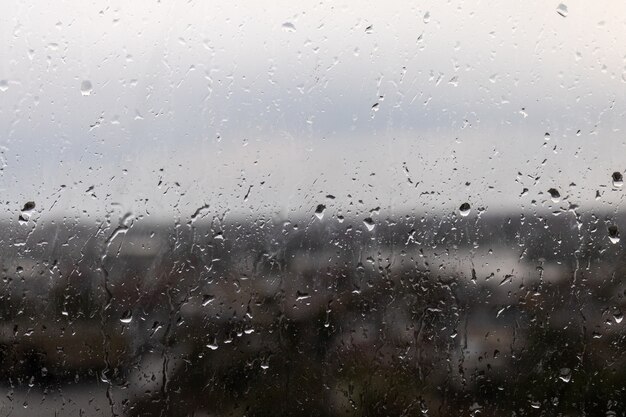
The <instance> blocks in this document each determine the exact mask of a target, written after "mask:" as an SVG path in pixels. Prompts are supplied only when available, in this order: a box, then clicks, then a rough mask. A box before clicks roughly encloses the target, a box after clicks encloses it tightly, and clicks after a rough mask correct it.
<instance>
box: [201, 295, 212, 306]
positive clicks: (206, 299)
mask: <svg viewBox="0 0 626 417" xmlns="http://www.w3.org/2000/svg"><path fill="white" fill-rule="evenodd" d="M213 300H215V296H213V295H209V294H205V295H204V296H203V297H202V307H206V306H208V305H209V304H211V302H213Z"/></svg>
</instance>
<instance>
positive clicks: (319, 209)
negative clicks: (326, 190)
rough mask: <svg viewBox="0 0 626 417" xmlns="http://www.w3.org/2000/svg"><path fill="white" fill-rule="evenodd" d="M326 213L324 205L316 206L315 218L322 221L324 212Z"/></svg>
mask: <svg viewBox="0 0 626 417" xmlns="http://www.w3.org/2000/svg"><path fill="white" fill-rule="evenodd" d="M325 211H326V206H325V205H324V204H318V205H317V208H316V209H315V216H316V217H317V218H318V219H320V220H322V219H323V218H324V212H325Z"/></svg>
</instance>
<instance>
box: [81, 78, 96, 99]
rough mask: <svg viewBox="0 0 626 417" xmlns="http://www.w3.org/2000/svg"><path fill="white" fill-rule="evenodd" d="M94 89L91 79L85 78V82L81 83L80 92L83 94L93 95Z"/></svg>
mask: <svg viewBox="0 0 626 417" xmlns="http://www.w3.org/2000/svg"><path fill="white" fill-rule="evenodd" d="M92 90H93V86H92V85H91V81H89V80H83V82H82V83H80V93H81V94H82V95H84V96H89V95H91V91H92Z"/></svg>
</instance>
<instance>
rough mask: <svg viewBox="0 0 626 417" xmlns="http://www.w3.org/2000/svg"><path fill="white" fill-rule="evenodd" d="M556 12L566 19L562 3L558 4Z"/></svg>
mask: <svg viewBox="0 0 626 417" xmlns="http://www.w3.org/2000/svg"><path fill="white" fill-rule="evenodd" d="M556 12H557V13H558V14H559V15H561V16H563V17H567V6H566V5H564V4H563V3H561V4H559V6H558V7H557V8H556Z"/></svg>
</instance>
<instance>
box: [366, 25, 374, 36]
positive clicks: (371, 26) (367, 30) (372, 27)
mask: <svg viewBox="0 0 626 417" xmlns="http://www.w3.org/2000/svg"><path fill="white" fill-rule="evenodd" d="M373 29H374V25H369V26H368V27H366V28H365V33H367V34H368V35H369V34H370V33H372V30H373Z"/></svg>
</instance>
